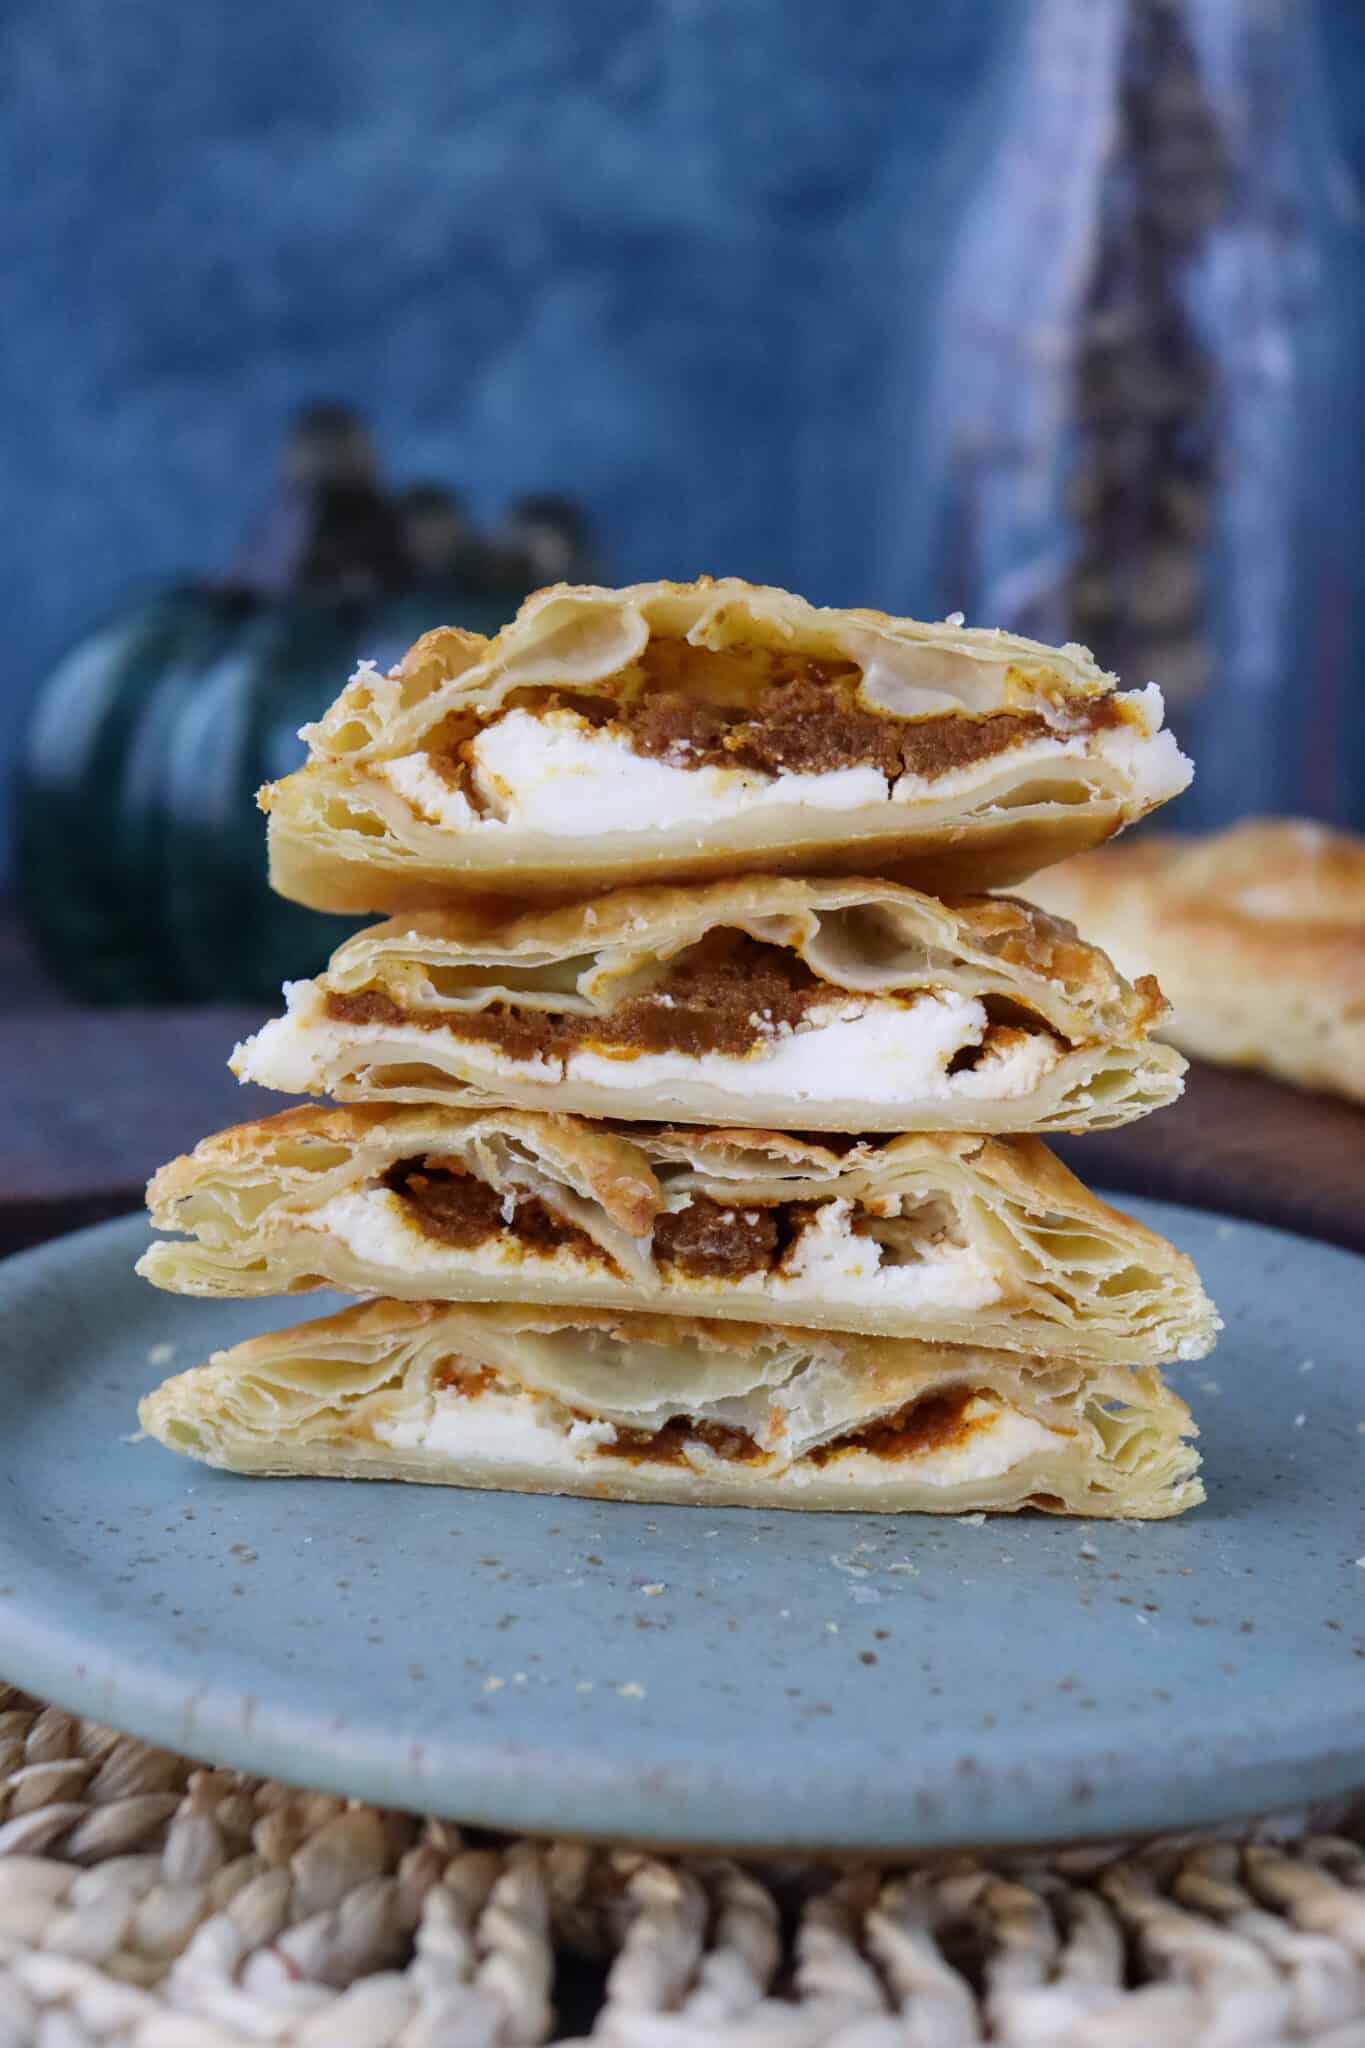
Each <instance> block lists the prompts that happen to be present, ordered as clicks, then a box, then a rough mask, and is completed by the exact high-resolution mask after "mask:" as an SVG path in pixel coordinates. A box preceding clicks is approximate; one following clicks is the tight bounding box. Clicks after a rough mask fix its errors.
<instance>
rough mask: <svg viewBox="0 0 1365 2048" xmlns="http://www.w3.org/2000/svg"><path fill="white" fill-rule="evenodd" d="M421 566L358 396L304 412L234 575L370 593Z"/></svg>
mask: <svg viewBox="0 0 1365 2048" xmlns="http://www.w3.org/2000/svg"><path fill="white" fill-rule="evenodd" d="M411 577H412V570H411V567H410V565H409V562H408V558H407V552H406V549H405V546H404V538H403V528H402V523H401V521H400V519H399V517H398V513H397V510H396V508H395V507H394V505H393V503H392V502H391V500H390V499H389V498H388V497H387V496H386V495H385V492H384V489H383V485H382V481H381V477H380V469H379V458H378V455H377V453H376V450H375V446H374V442H373V439H372V438H371V435H370V431H369V428H368V426H367V425H366V423H365V421H364V419H363V418H362V417H361V415H360V413H358V412H357V411H356V410H355V409H354V408H353V407H352V406H348V405H336V404H327V405H308V406H304V407H303V408H302V409H301V410H300V411H299V412H298V413H297V414H296V415H295V417H294V420H293V423H292V425H291V427H290V430H289V435H288V438H287V440H286V442H285V446H284V451H283V457H282V461H281V465H280V477H279V480H278V482H277V484H276V486H275V490H274V493H273V494H272V496H271V498H270V499H269V500H268V502H267V503H266V505H265V506H264V508H263V510H262V512H261V514H260V516H259V517H258V519H257V521H256V524H255V526H254V528H253V529H252V530H251V531H250V532H249V533H248V536H247V539H246V542H245V545H244V546H243V548H242V551H241V553H240V555H239V556H238V558H237V561H236V562H235V563H234V565H233V567H232V569H231V570H230V572H229V574H228V576H227V578H226V580H227V582H228V583H229V584H233V585H237V586H244V587H245V588H247V589H248V590H252V591H258V592H260V593H261V594H262V595H265V596H282V595H284V594H285V593H287V592H294V591H316V592H318V593H326V594H327V595H329V596H334V597H335V596H346V597H349V596H356V597H365V596H370V595H372V594H374V593H375V592H377V591H383V590H394V589H399V588H401V587H402V586H403V585H404V584H406V583H408V582H410V581H411Z"/></svg>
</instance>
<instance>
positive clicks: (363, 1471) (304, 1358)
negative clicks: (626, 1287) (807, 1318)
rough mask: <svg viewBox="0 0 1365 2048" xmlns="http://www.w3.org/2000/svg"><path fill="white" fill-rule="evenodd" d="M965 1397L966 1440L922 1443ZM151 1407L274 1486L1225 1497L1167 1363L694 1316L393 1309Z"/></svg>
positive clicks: (1051, 1501)
mask: <svg viewBox="0 0 1365 2048" xmlns="http://www.w3.org/2000/svg"><path fill="white" fill-rule="evenodd" d="M945 1395H950V1396H951V1397H952V1399H951V1402H950V1408H949V1412H950V1413H952V1414H954V1415H955V1416H957V1417H960V1421H957V1422H955V1423H954V1424H953V1426H952V1428H951V1429H950V1430H949V1432H948V1434H947V1435H946V1436H945V1435H944V1434H942V1432H941V1426H940V1429H939V1431H938V1432H937V1433H936V1429H935V1426H934V1424H933V1423H932V1422H931V1424H930V1426H929V1428H928V1429H927V1430H926V1431H921V1432H920V1433H919V1434H918V1435H914V1434H907V1433H906V1431H905V1418H906V1417H907V1415H910V1414H914V1413H921V1414H922V1413H924V1411H923V1410H922V1409H919V1408H918V1407H917V1404H918V1403H921V1402H923V1401H926V1400H928V1401H929V1402H930V1403H931V1404H932V1403H933V1401H934V1400H935V1398H938V1399H939V1400H940V1402H941V1401H942V1397H944V1396H945ZM963 1404H968V1405H966V1406H965V1408H964V1406H963ZM939 1412H940V1414H942V1413H943V1410H942V1407H940V1411H939ZM140 1415H141V1419H142V1421H143V1424H144V1426H145V1427H146V1429H147V1430H148V1431H149V1433H150V1434H152V1435H153V1436H155V1437H157V1438H158V1439H159V1440H160V1441H161V1442H162V1443H164V1444H166V1445H167V1446H168V1447H169V1448H171V1449H172V1450H177V1451H180V1452H183V1453H187V1454H188V1455H190V1456H192V1457H196V1458H200V1459H203V1460H204V1461H206V1462H207V1463H209V1464H213V1465H218V1466H222V1467H226V1468H228V1469H231V1470H235V1471H240V1472H250V1473H258V1474H272V1473H274V1474H309V1475H317V1476H330V1477H339V1478H386V1479H407V1480H415V1481H427V1482H431V1483H440V1484H447V1485H467V1486H479V1487H499V1488H512V1489H516V1490H518V1491H524V1492H562V1493H577V1494H584V1495H587V1496H589V1497H597V1498H603V1499H625V1500H657V1501H682V1502H691V1503H694V1504H701V1503H706V1504H708V1505H711V1506H722V1505H751V1506H772V1507H794V1508H808V1509H809V1508H824V1509H858V1508H861V1509H863V1510H869V1509H871V1510H877V1511H882V1512H888V1511H889V1512H896V1511H902V1510H921V1511H928V1512H938V1513H948V1512H954V1513H963V1512H970V1511H972V1510H974V1509H977V1508H982V1509H991V1510H1000V1511H1010V1510H1014V1509H1018V1508H1021V1507H1029V1506H1038V1507H1042V1508H1044V1509H1045V1510H1046V1511H1048V1512H1051V1513H1072V1514H1086V1515H1127V1516H1165V1515H1171V1514H1178V1513H1180V1512H1181V1511H1182V1510H1183V1509H1184V1508H1187V1507H1190V1506H1192V1505H1194V1503H1195V1502H1196V1501H1198V1500H1199V1499H1201V1498H1202V1488H1201V1487H1200V1485H1199V1482H1198V1479H1197V1478H1196V1477H1195V1472H1196V1468H1197V1465H1198V1459H1197V1456H1196V1455H1195V1452H1194V1450H1193V1448H1192V1446H1191V1445H1190V1443H1189V1442H1188V1441H1187V1439H1188V1437H1189V1436H1190V1435H1192V1434H1194V1433H1195V1432H1194V1427H1193V1424H1192V1422H1191V1419H1190V1416H1189V1413H1188V1410H1187V1409H1186V1408H1185V1406H1184V1403H1183V1402H1181V1401H1180V1400H1179V1399H1178V1398H1177V1397H1176V1396H1175V1395H1174V1394H1172V1393H1171V1391H1170V1390H1169V1389H1168V1388H1167V1387H1166V1386H1164V1384H1163V1383H1162V1381H1161V1378H1160V1375H1159V1374H1157V1373H1156V1372H1154V1371H1151V1370H1150V1369H1149V1370H1146V1371H1139V1372H1132V1371H1129V1370H1127V1369H1126V1368H1122V1367H1106V1366H1098V1367H1096V1366H1084V1365H1079V1364H1076V1363H1075V1362H1071V1361H1061V1362H1049V1361H1046V1360H1042V1359H1031V1358H1027V1357H1020V1356H1019V1355H1017V1354H1013V1353H1004V1352H999V1351H991V1350H984V1349H981V1348H979V1347H975V1348H973V1347H959V1348H955V1349H953V1348H947V1347H942V1346H933V1345H928V1344H917V1343H913V1342H894V1341H892V1342H888V1341H885V1340H882V1341H876V1340H871V1339H867V1338H855V1337H839V1338H831V1337H821V1336H816V1335H813V1334H812V1333H810V1332H807V1331H800V1330H792V1329H783V1328H776V1327H772V1326H768V1327H762V1328H757V1327H756V1328H748V1327H745V1326H743V1325H738V1324H731V1325H728V1326H727V1325H721V1324H716V1323H711V1322H700V1321H690V1320H687V1319H684V1318H676V1317H671V1318H666V1317H652V1316H644V1315H639V1316H631V1315H615V1316H603V1315H600V1314H592V1313H583V1312H581V1311H575V1312H571V1313H568V1314H565V1313H555V1312H546V1311H544V1310H539V1311H537V1310H528V1309H526V1308H523V1307H519V1306H509V1307H505V1308H490V1307H477V1308H463V1309H462V1308H453V1307H449V1306H436V1305H433V1304H430V1303H420V1302H419V1303H397V1302H378V1303H371V1304H368V1305H366V1306H364V1307H359V1308H355V1309H352V1310H349V1311H346V1312H345V1313H343V1314H341V1315H339V1316H331V1317H327V1318H325V1319H324V1320H322V1321H319V1322H314V1323H309V1324H305V1325H301V1326H300V1327H299V1328H297V1329H295V1330H286V1331H283V1332H281V1333H279V1334H277V1335H271V1336H267V1337H259V1338H255V1339H253V1340H251V1341H250V1342H249V1343H247V1344H242V1345H238V1346H237V1347H236V1348H235V1349H234V1350H232V1351H229V1352H224V1353H220V1354H219V1355H218V1356H217V1357H216V1358H214V1359H213V1360H212V1361H211V1362H210V1364H208V1365H206V1366H201V1367H199V1368H198V1369H197V1370H195V1371H192V1372H188V1373H182V1374H180V1375H178V1376H177V1377H176V1378H174V1379H171V1380H169V1381H167V1382H166V1384H165V1385H164V1386H162V1387H160V1388H158V1389H157V1391H156V1392H155V1393H153V1394H152V1395H150V1396H149V1397H148V1398H147V1399H146V1400H145V1401H144V1402H143V1403H142V1406H141V1409H140ZM720 1416H724V1417H726V1418H728V1426H723V1427H722V1428H721V1429H720V1431H719V1434H718V1435H717V1434H714V1433H713V1434H711V1435H709V1436H708V1434H707V1432H708V1427H709V1426H710V1423H711V1422H712V1421H713V1420H714V1419H715V1418H718V1417H720ZM888 1420H891V1421H892V1422H893V1425H896V1426H898V1427H899V1430H900V1434H899V1435H897V1436H894V1437H893V1438H890V1439H888V1438H886V1437H883V1438H882V1439H881V1441H880V1447H878V1439H877V1437H876V1435H875V1432H876V1430H877V1427H878V1425H879V1424H882V1423H885V1422H886V1421H888ZM661 1429H663V1430H665V1439H664V1445H663V1447H662V1448H663V1455H662V1456H656V1455H653V1454H652V1453H651V1444H652V1443H653V1442H656V1432H658V1431H660V1430H661ZM869 1430H871V1431H872V1432H873V1433H874V1434H873V1436H872V1437H871V1439H869V1438H868V1437H867V1436H866V1435H865V1432H867V1431H869ZM954 1431H956V1432H957V1433H956V1434H954ZM737 1432H738V1433H737ZM983 1446H984V1455H983Z"/></svg>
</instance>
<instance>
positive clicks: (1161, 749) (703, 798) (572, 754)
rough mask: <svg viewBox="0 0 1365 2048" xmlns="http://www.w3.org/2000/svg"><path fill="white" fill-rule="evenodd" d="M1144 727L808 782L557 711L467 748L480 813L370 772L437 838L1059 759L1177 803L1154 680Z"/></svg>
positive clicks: (1171, 747) (903, 794)
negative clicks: (685, 761) (676, 756)
mask: <svg viewBox="0 0 1365 2048" xmlns="http://www.w3.org/2000/svg"><path fill="white" fill-rule="evenodd" d="M1134 694H1135V695H1136V697H1137V699H1138V701H1139V702H1140V704H1141V707H1142V711H1143V713H1144V716H1145V720H1146V724H1147V727H1148V730H1147V731H1145V732H1144V731H1142V730H1140V729H1139V728H1137V727H1135V726H1132V725H1119V726H1104V727H1101V728H1099V729H1098V730H1096V731H1094V732H1090V733H1081V734H1070V735H1068V734H1066V733H1065V732H1058V733H1057V734H1056V735H1055V736H1053V737H1050V738H1045V739H1039V740H1030V741H1027V742H1025V743H1024V744H1023V745H1021V746H1018V747H1013V748H1010V749H1009V750H1008V751H1007V752H1006V753H1004V754H1001V755H993V756H990V757H988V758H987V759H986V760H984V761H978V762H973V763H968V764H966V765H965V766H963V767H961V768H955V769H948V770H947V771H945V773H943V774H942V775H935V776H924V775H917V774H909V773H907V774H903V775H900V776H898V777H897V778H896V780H895V781H894V782H889V781H888V779H887V777H886V776H885V775H883V774H882V773H881V771H880V770H879V769H877V768H873V767H853V768H835V769H831V770H829V771H827V772H824V773H818V774H798V773H787V772H782V773H779V774H777V775H769V774H766V773H764V772H763V771H762V770H758V769H748V768H719V767H711V766H708V767H701V768H688V767H684V766H682V765H679V764H676V763H674V762H671V761H669V760H667V759H658V758H655V757H654V756H651V755H646V754H640V753H637V752H636V751H635V749H634V748H633V747H632V746H631V745H630V744H629V742H628V741H627V740H626V739H625V738H624V737H622V736H621V735H620V734H617V733H611V732H604V731H601V730H599V729H597V728H595V727H592V726H589V725H588V724H586V722H585V721H584V720H583V719H581V718H580V717H578V716H577V714H576V713H574V712H572V711H570V710H566V709H562V708H561V709H556V710H551V711H545V712H539V713H535V712H530V711H526V710H523V709H520V708H517V709H514V710H511V711H507V712H504V713H503V714H502V715H501V716H500V717H499V718H496V719H494V721H493V722H492V723H491V724H490V725H487V726H485V727H484V728H483V729H482V731H480V732H479V733H478V734H476V736H475V737H474V739H473V740H472V741H471V742H470V745H469V757H470V779H471V783H472V786H473V790H474V793H475V795H476V797H477V798H478V801H479V804H481V805H482V806H483V809H482V811H480V810H479V809H478V808H476V806H475V805H473V804H471V803H470V801H469V799H468V798H467V797H466V796H465V795H464V794H463V793H462V792H461V791H459V790H457V789H452V788H451V787H450V786H449V785H448V784H447V783H446V782H445V781H443V779H442V778H441V776H439V775H438V774H437V773H436V771H435V770H434V769H433V768H432V767H431V764H430V761H429V758H428V756H427V755H426V754H425V753H413V754H403V755H399V756H398V757H396V758H395V759H393V760H388V761H377V762H375V763H373V764H372V765H371V767H370V769H369V772H370V774H372V775H373V776H374V777H376V778H377V779H378V780H379V781H381V782H383V783H385V784H386V785H387V787H388V788H390V789H391V790H393V792H394V793H395V794H396V795H398V796H400V797H402V798H403V800H404V801H405V802H406V803H408V804H409V806H410V807H411V809H412V810H413V812H414V814H415V815H416V816H417V817H418V818H420V819H421V820H422V821H423V822H424V823H426V824H429V825H435V826H438V827H440V828H441V829H443V830H446V831H453V832H469V831H492V830H497V829H498V828H499V827H504V828H510V829H512V830H515V831H518V832H534V833H539V834H547V833H548V834H554V835H563V836H566V837H573V836H576V835H586V834H595V833H603V832H647V831H669V830H672V829H676V828H677V827H679V826H697V825H705V824H710V823H714V822H716V821H717V820H720V819H726V818H734V817H738V816H739V815H740V814H741V813H742V812H748V811H751V810H753V809H754V808H755V807H756V806H759V807H763V806H773V805H805V806H810V807H814V808H816V809H819V810H857V809H861V808H863V807H865V806H867V805H869V804H880V803H887V802H895V803H918V802H921V801H925V800H933V799H939V798H945V797H953V796H957V795H960V794H963V793H965V792H969V791H971V790H972V789H974V788H976V787H977V786H978V785H979V784H980V783H981V782H982V780H983V777H986V776H988V775H989V774H991V773H997V772H999V771H1000V770H1001V768H1002V767H1005V766H1008V769H1009V772H1010V773H1011V774H1013V773H1014V772H1015V771H1016V770H1018V769H1021V768H1027V767H1034V766H1037V767H1039V768H1042V767H1045V766H1055V765H1056V764H1057V763H1058V762H1059V761H1063V760H1068V759H1070V760H1074V761H1077V762H1078V763H1079V762H1084V761H1087V760H1088V761H1091V762H1094V763H1096V764H1102V766H1103V769H1104V771H1106V772H1105V773H1104V774H1103V775H1102V778H1101V779H1102V780H1103V781H1104V782H1106V783H1113V782H1117V783H1119V784H1120V785H1127V789H1126V792H1125V793H1126V794H1128V795H1130V796H1136V797H1139V798H1141V799H1143V800H1148V799H1150V800H1153V801H1155V800H1160V799H1163V798H1165V797H1169V796H1173V795H1175V794H1176V793H1177V792H1178V791H1179V790H1181V789H1183V788H1184V787H1185V785H1186V783H1187V782H1188V781H1189V779H1190V774H1191V772H1192V771H1191V769H1190V765H1189V763H1188V762H1187V761H1185V760H1184V759H1183V757H1182V756H1181V754H1180V751H1179V749H1178V747H1177V746H1176V743H1175V740H1174V738H1173V737H1172V735H1171V734H1170V733H1166V732H1162V731H1161V730H1160V729H1159V728H1160V726H1161V719H1162V715H1163V707H1162V701H1161V692H1160V691H1159V690H1158V689H1157V687H1156V685H1155V684H1154V683H1149V684H1148V685H1147V688H1146V689H1145V690H1143V691H1140V692H1137V693H1134Z"/></svg>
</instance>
